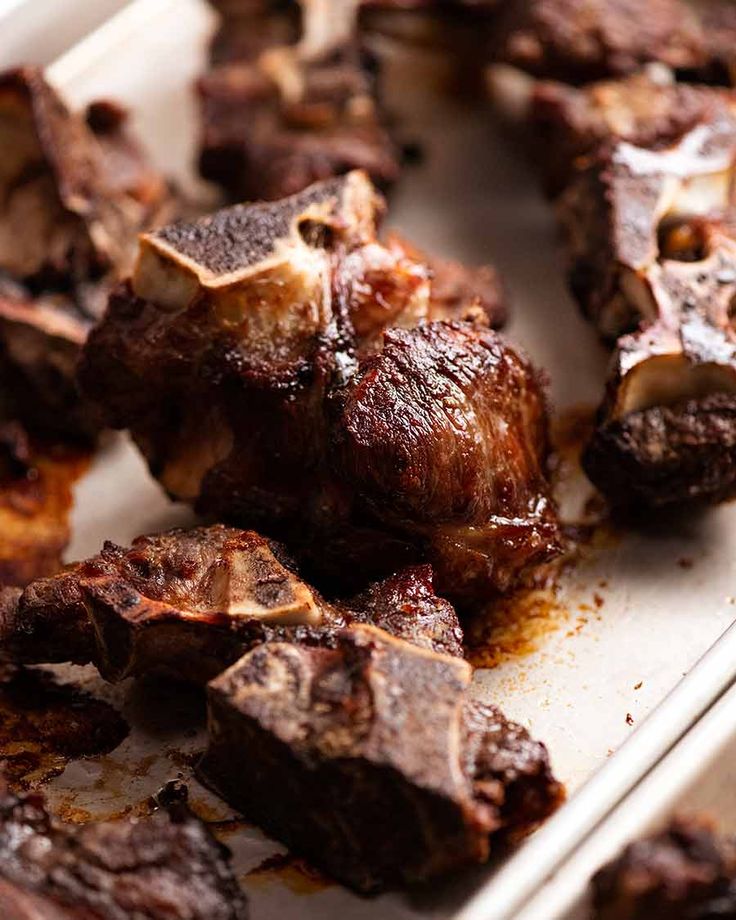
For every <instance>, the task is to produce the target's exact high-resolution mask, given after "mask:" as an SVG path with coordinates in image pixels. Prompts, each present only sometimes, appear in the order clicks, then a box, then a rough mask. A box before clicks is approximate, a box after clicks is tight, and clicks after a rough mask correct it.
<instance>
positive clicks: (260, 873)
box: [245, 853, 335, 894]
mask: <svg viewBox="0 0 736 920" xmlns="http://www.w3.org/2000/svg"><path fill="white" fill-rule="evenodd" d="M245 880H246V882H247V884H248V885H249V886H252V885H272V884H276V883H277V884H281V885H286V887H287V888H288V889H289V890H290V891H292V892H294V894H314V893H315V892H318V891H324V889H325V888H331V887H332V886H333V885H334V884H335V883H334V882H332V881H331V880H330V879H328V878H327V877H326V876H324V875H322V873H321V872H318V871H317V869H315V868H313V867H312V866H310V865H309V863H307V862H305V861H304V860H303V859H301V858H300V857H298V856H292V855H291V854H290V853H277V854H276V855H275V856H269V857H268V859H264V861H263V862H262V863H260V865H258V866H256V868H255V869H251V871H250V872H248V873H247V875H246V876H245Z"/></svg>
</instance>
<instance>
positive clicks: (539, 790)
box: [0, 525, 562, 892]
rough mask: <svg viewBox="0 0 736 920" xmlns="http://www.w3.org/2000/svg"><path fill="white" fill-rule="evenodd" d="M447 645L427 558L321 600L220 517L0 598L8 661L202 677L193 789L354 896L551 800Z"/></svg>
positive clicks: (450, 853) (419, 869)
mask: <svg viewBox="0 0 736 920" xmlns="http://www.w3.org/2000/svg"><path fill="white" fill-rule="evenodd" d="M461 639H462V633H461V631H460V627H459V624H458V621H457V617H456V614H455V611H454V610H453V608H452V607H451V606H450V604H448V603H447V601H444V600H442V599H440V598H439V597H437V596H436V595H435V594H434V589H433V585H432V573H431V569H429V567H427V566H423V567H418V568H414V569H409V570H408V571H404V572H400V573H399V574H397V575H394V576H392V577H391V578H389V579H388V580H386V581H384V582H382V583H380V584H377V585H374V586H372V587H370V588H369V589H367V590H366V591H364V592H363V593H362V594H361V595H359V596H358V597H355V598H353V599H351V600H349V601H334V602H331V603H328V602H327V601H326V600H325V599H324V598H322V597H321V596H320V595H319V594H318V593H317V592H316V591H315V590H314V588H312V587H311V586H310V585H308V584H307V583H306V582H304V581H302V580H301V579H300V578H299V576H298V575H297V573H296V571H295V569H294V566H293V563H292V562H291V561H290V560H289V559H288V557H287V556H286V554H285V552H284V550H283V548H282V547H280V546H278V545H277V544H275V543H274V542H273V541H270V540H266V539H264V538H262V537H260V536H258V535H257V534H255V533H253V532H248V531H238V530H235V529H232V528H226V527H223V526H222V525H215V526H213V527H210V528H199V529H196V530H193V531H190V532H186V531H173V532H170V533H168V534H162V535H158V536H155V537H145V538H140V539H138V540H136V541H135V543H134V544H133V546H132V547H131V548H130V549H129V550H124V549H122V548H120V547H117V546H113V545H107V546H106V547H105V548H104V550H103V551H102V553H100V554H99V555H98V556H96V557H94V558H92V559H90V560H87V561H86V562H83V563H80V564H78V565H76V566H73V567H72V568H70V569H69V570H68V571H66V572H65V573H62V574H60V575H58V576H56V577H55V578H51V579H46V580H42V581H38V582H35V583H33V584H31V585H30V586H29V587H28V588H26V589H25V591H24V592H22V593H21V594H18V592H16V593H15V594H14V595H12V596H9V595H8V594H7V592H6V595H5V597H4V601H3V603H1V604H0V646H1V647H2V648H3V649H4V650H5V652H6V654H9V655H10V656H11V657H12V658H13V659H14V660H16V661H18V662H25V663H33V662H41V661H60V660H68V659H71V660H73V661H76V662H79V663H84V662H89V661H91V662H94V663H95V664H96V665H97V666H98V668H99V669H100V671H101V672H102V674H103V675H104V676H105V677H107V678H109V679H111V680H120V679H123V678H125V677H127V676H130V675H142V674H144V673H150V672H153V671H167V672H169V673H173V674H175V675H176V676H178V677H184V678H186V679H189V680H194V681H197V682H201V683H204V682H206V681H208V680H209V681H210V683H209V685H208V691H207V692H208V698H209V720H208V725H209V747H208V749H207V752H206V754H205V757H204V759H203V761H202V763H201V765H200V768H199V773H200V776H201V778H202V779H203V781H204V782H206V783H207V784H208V785H210V786H212V787H213V788H214V789H215V790H216V791H217V792H219V793H220V794H221V795H222V796H223V797H224V798H225V799H227V801H228V802H230V803H231V804H233V805H234V806H235V807H237V808H239V809H241V810H242V811H243V812H244V813H245V814H246V816H247V817H249V818H252V819H255V820H256V821H258V822H259V823H260V824H261V825H262V826H263V827H264V828H265V829H266V830H267V831H268V832H269V833H271V834H272V835H273V836H275V837H277V838H278V839H280V840H282V841H283V842H285V843H286V844H287V845H288V846H289V847H292V848H293V849H294V850H296V851H297V852H299V853H302V854H304V855H306V856H307V857H309V858H310V859H312V860H313V861H314V862H315V863H316V864H317V865H318V866H319V867H321V868H323V869H324V870H325V871H327V872H328V873H330V874H331V875H333V876H334V877H335V878H337V879H339V880H340V881H343V882H344V883H346V884H348V885H350V886H352V887H353V888H356V889H357V890H359V891H363V892H368V891H373V890H376V889H378V888H382V887H386V886H394V885H400V884H405V883H411V882H417V881H422V880H426V879H429V878H433V877H435V876H437V875H440V874H443V873H446V872H448V871H450V870H451V869H454V868H457V867H460V866H463V865H468V864H472V863H475V862H479V861H481V860H484V859H485V858H487V856H488V854H489V849H490V846H491V843H492V842H495V841H498V840H502V839H506V840H509V839H515V838H516V837H518V836H519V835H521V834H523V833H526V832H528V831H529V830H530V829H531V828H533V827H534V826H535V825H536V824H537V823H538V822H539V821H541V820H542V819H544V818H545V817H546V816H547V815H548V814H549V813H550V812H551V811H553V810H554V809H555V807H556V806H557V805H558V804H559V802H560V800H561V798H562V788H561V786H560V785H559V783H557V782H556V780H555V779H554V777H553V775H552V773H551V769H550V765H549V759H548V756H547V752H546V750H545V748H544V746H543V745H541V744H539V743H537V742H535V741H533V740H532V739H530V737H529V735H528V734H527V732H526V731H525V730H524V729H522V728H521V727H519V726H518V725H515V724H513V723H511V722H509V721H508V720H507V719H506V718H504V716H503V715H502V714H501V713H500V712H499V711H498V710H497V709H496V708H495V707H494V706H491V705H487V704H483V703H480V702H478V701H476V700H474V699H473V697H472V696H471V694H470V681H471V676H472V673H471V668H470V666H469V665H468V664H467V663H466V662H465V661H463V660H462V659H461V657H459V656H460V654H461V644H460V643H461ZM226 668H227V670H225V669H226ZM223 672H224V673H223Z"/></svg>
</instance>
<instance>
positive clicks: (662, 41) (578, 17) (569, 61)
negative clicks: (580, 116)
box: [494, 0, 705, 83]
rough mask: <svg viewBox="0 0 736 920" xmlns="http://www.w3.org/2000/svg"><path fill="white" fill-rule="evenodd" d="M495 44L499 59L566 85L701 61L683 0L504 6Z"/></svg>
mask: <svg viewBox="0 0 736 920" xmlns="http://www.w3.org/2000/svg"><path fill="white" fill-rule="evenodd" d="M494 42H495V54H496V57H497V59H499V60H502V61H504V62H506V63H509V64H513V65H514V66H516V67H520V68H521V69H523V70H526V71H529V73H532V74H534V75H536V76H539V77H544V78H551V79H555V80H563V81H565V82H568V83H585V82H588V81H590V80H600V79H604V78H606V77H609V76H620V75H623V74H627V73H632V72H633V71H636V70H638V69H639V68H640V67H641V66H642V65H644V64H647V63H649V62H651V61H659V62H661V63H663V64H666V65H667V66H669V67H672V68H674V69H679V68H691V67H697V66H698V65H700V64H702V62H703V61H704V60H705V48H704V41H703V35H702V31H701V28H700V23H699V22H698V19H697V17H696V16H695V14H694V13H693V12H692V11H691V10H690V8H689V7H688V6H687V4H686V3H684V2H682V0H647V2H646V3H642V2H641V0H506V2H505V4H504V5H503V6H502V9H501V13H500V16H499V21H498V23H497V25H496V36H495V39H494Z"/></svg>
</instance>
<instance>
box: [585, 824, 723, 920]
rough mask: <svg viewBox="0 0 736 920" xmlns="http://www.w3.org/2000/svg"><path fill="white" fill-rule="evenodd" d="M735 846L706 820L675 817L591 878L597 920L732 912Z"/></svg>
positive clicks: (705, 918) (704, 919)
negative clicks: (660, 830) (660, 829)
mask: <svg viewBox="0 0 736 920" xmlns="http://www.w3.org/2000/svg"><path fill="white" fill-rule="evenodd" d="M735 878H736V848H735V847H734V843H733V841H732V840H730V839H726V838H720V839H719V838H718V837H717V836H716V834H715V831H714V827H713V825H712V823H711V822H710V821H708V820H707V819H703V818H699V817H695V818H677V819H675V820H674V821H673V822H672V824H671V825H670V826H669V827H667V828H666V829H665V830H663V831H662V832H660V833H659V834H655V835H654V836H652V837H649V838H647V839H644V840H638V841H636V842H635V843H632V844H630V845H629V846H628V847H627V848H626V849H625V850H624V852H623V853H622V854H621V855H620V856H619V857H618V858H617V859H615V860H614V861H613V862H612V863H610V864H609V865H608V866H606V867H605V868H603V869H601V871H600V872H599V873H598V874H597V875H596V876H595V878H594V880H593V887H594V892H595V910H596V913H595V917H596V918H597V920H717V918H723V917H731V916H733V915H734V912H736V881H735Z"/></svg>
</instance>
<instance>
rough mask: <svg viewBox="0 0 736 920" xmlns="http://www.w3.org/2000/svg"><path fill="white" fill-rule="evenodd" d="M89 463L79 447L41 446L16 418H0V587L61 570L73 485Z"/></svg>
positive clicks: (22, 583)
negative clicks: (69, 448) (71, 449)
mask: <svg viewBox="0 0 736 920" xmlns="http://www.w3.org/2000/svg"><path fill="white" fill-rule="evenodd" d="M87 463H88V457H87V456H86V455H85V454H82V453H81V452H79V451H70V450H67V449H63V448H43V447H40V446H38V445H35V444H33V443H32V442H31V441H30V440H29V438H28V435H27V433H26V432H25V430H24V429H23V428H22V426H21V425H19V424H18V423H17V422H0V586H2V585H26V584H28V582H30V581H31V580H32V579H34V578H41V577H43V576H45V575H50V574H52V573H53V572H55V571H57V570H58V569H59V568H60V566H61V555H62V553H63V551H64V549H65V548H66V545H67V543H68V542H69V535H70V534H69V514H70V512H71V508H72V488H73V486H74V483H75V481H76V480H77V479H78V478H79V477H80V476H81V475H82V473H83V472H84V471H85V469H86V468H87Z"/></svg>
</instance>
